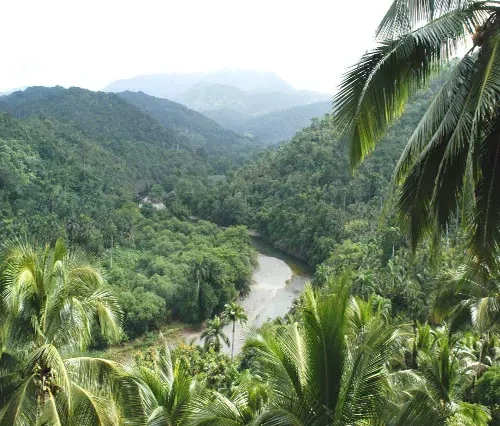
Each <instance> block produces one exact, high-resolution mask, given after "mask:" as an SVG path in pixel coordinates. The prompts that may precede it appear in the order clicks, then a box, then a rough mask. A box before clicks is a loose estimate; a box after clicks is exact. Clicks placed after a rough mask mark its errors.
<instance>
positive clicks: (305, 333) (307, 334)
mask: <svg viewBox="0 0 500 426" xmlns="http://www.w3.org/2000/svg"><path fill="white" fill-rule="evenodd" d="M330 286H331V287H330V289H329V291H328V292H327V294H322V295H321V296H318V295H317V294H316V293H315V292H314V291H313V289H312V288H311V287H310V286H308V287H307V288H306V290H305V292H304V295H303V298H304V307H303V312H302V321H301V324H300V325H299V324H290V325H285V326H281V327H279V328H278V329H277V330H276V331H273V330H271V331H266V330H264V331H262V332H261V333H259V334H257V335H255V336H253V337H251V338H250V339H249V340H247V342H246V345H245V349H244V350H249V349H252V350H253V351H255V352H256V356H257V362H258V363H259V371H262V373H263V374H264V375H265V378H266V379H267V380H268V382H269V386H270V388H271V396H270V402H269V404H268V405H267V406H266V407H265V409H264V410H263V412H262V413H261V414H260V415H259V416H258V417H257V419H256V423H257V424H266V425H275V424H276V425H278V424H304V425H305V424H307V425H326V424H328V425H345V424H357V423H360V424H361V423H363V422H367V424H369V423H368V422H370V421H374V420H375V419H379V418H382V417H381V416H382V413H383V412H384V410H385V408H386V407H385V406H384V399H386V397H387V395H388V394H387V390H388V380H389V371H388V369H387V365H388V363H389V360H390V358H391V354H392V353H393V352H394V350H395V349H396V348H397V347H398V345H399V344H400V339H401V336H402V330H401V329H400V328H399V327H397V326H392V325H390V324H388V323H387V322H386V321H385V319H384V318H385V309H382V308H381V305H378V304H376V303H375V305H377V307H376V308H375V310H376V311H374V313H372V314H370V315H368V314H363V311H365V306H361V304H360V302H359V301H355V300H353V301H352V305H350V303H349V286H348V284H347V277H344V278H342V279H340V280H338V282H334V283H330ZM363 424H364V423H363Z"/></svg>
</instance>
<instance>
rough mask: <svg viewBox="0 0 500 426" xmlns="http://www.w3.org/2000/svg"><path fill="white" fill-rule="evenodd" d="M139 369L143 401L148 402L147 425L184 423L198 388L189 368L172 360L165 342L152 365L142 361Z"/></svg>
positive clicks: (154, 356) (154, 354)
mask: <svg viewBox="0 0 500 426" xmlns="http://www.w3.org/2000/svg"><path fill="white" fill-rule="evenodd" d="M137 370H138V371H137V376H138V380H139V381H140V383H141V384H142V385H143V386H142V389H143V392H144V398H145V399H146V401H148V404H147V406H148V407H149V410H148V419H147V424H148V425H150V426H155V425H158V426H159V425H172V426H175V425H181V424H185V419H186V408H187V406H188V404H189V403H190V401H191V400H192V398H193V396H194V395H196V394H197V391H198V389H197V385H196V381H195V379H193V377H192V376H191V375H190V373H189V369H188V368H186V366H184V365H182V364H181V362H180V360H179V359H175V358H173V357H172V353H171V351H170V349H169V348H168V346H167V344H166V342H164V343H163V346H162V347H161V349H160V350H159V351H155V352H154V353H153V360H152V362H151V363H146V362H140V363H139V365H138V367H137Z"/></svg>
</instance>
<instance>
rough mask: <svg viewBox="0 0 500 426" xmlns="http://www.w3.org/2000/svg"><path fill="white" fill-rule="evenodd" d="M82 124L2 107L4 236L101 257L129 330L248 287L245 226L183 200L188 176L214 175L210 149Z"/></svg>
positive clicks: (0, 225) (203, 314)
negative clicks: (198, 215)
mask: <svg viewBox="0 0 500 426" xmlns="http://www.w3.org/2000/svg"><path fill="white" fill-rule="evenodd" d="M98 99H103V98H101V97H98ZM111 99H114V98H111ZM118 99H119V101H120V102H124V101H123V100H121V99H120V98H118ZM49 105H50V103H49ZM56 106H57V105H56V104H55V103H54V104H53V107H54V108H56ZM131 108H133V109H135V110H137V111H138V112H139V114H140V115H139V116H141V114H142V116H144V114H143V113H142V112H141V111H139V110H138V109H137V108H135V107H132V106H131ZM26 109H28V108H26ZM90 114H95V111H89V115H90ZM107 117H108V118H109V115H108V116H107ZM131 118H132V117H131ZM151 120H153V122H154V123H155V121H154V119H151ZM83 123H85V121H84V120H82V121H80V122H76V121H75V120H67V121H59V120H58V119H56V118H54V117H51V116H48V115H46V113H45V114H44V115H43V116H38V115H36V114H35V115H34V116H32V117H28V118H26V119H17V118H13V117H12V116H10V115H8V114H6V113H2V112H0V241H5V242H8V241H11V240H13V239H15V240H20V241H23V242H24V241H29V242H30V243H33V244H40V245H43V244H54V243H55V241H56V240H57V239H61V240H63V241H66V242H67V244H68V246H69V247H71V248H72V249H74V248H77V247H78V248H80V249H82V250H84V251H85V252H86V253H89V254H92V255H97V256H99V258H100V260H101V261H102V263H103V266H104V267H105V268H106V269H107V272H108V282H109V283H110V284H111V285H112V286H113V287H114V289H115V294H116V295H117V296H118V297H119V299H120V303H121V306H122V307H123V310H124V314H125V318H124V325H125V332H126V334H127V335H128V336H135V335H137V334H140V333H142V332H144V331H146V330H148V329H150V328H152V327H159V326H161V325H163V324H165V323H166V322H167V321H168V320H169V318H171V317H174V318H177V319H180V320H182V321H186V322H195V321H202V320H204V319H206V318H209V317H211V316H212V315H214V314H215V313H218V312H220V311H221V310H222V309H223V307H224V305H225V304H226V303H228V302H230V301H231V300H233V299H234V298H235V297H237V295H238V294H239V293H240V292H245V291H247V290H248V285H249V283H250V282H251V276H252V270H253V264H254V257H255V250H254V249H253V247H252V246H251V245H250V242H249V237H248V233H247V231H246V230H245V229H219V228H217V226H215V225H213V224H209V223H206V222H202V221H200V222H199V223H196V224H193V223H191V222H190V221H189V220H188V217H187V216H188V215H189V212H188V210H187V209H186V207H185V206H184V205H183V203H182V201H181V200H180V198H179V194H180V193H184V194H187V193H188V190H189V185H186V182H191V181H194V182H205V181H207V180H208V178H209V176H210V174H211V173H213V170H212V169H211V166H210V165H209V163H208V162H207V159H206V156H204V155H201V154H199V153H197V152H196V151H194V152H193V150H191V149H177V147H175V148H168V146H167V147H163V146H162V144H160V143H157V142H158V141H157V140H155V139H150V140H149V141H145V139H147V138H146V137H147V133H146V134H145V137H143V138H142V137H141V135H140V134H137V135H136V136H133V134H130V133H129V134H128V136H126V139H125V136H123V134H124V133H123V131H126V129H125V130H123V131H122V133H121V134H119V135H113V134H111V135H109V138H107V137H104V136H101V137H99V138H93V137H91V135H92V134H93V132H94V131H96V129H95V128H92V127H90V129H82V126H83ZM115 124H116V123H115ZM115 124H114V123H110V128H113V127H114V128H118V126H115ZM158 126H160V132H165V130H164V129H163V127H162V126H161V125H159V124H158ZM120 135H122V136H120ZM122 137H123V139H122ZM132 137H137V138H140V139H137V140H133V139H130V138H132ZM188 179H189V180H188ZM186 188H187V189H186ZM146 196H148V197H149V199H150V200H152V201H155V202H162V203H163V204H161V205H160V206H161V208H155V207H154V206H153V205H152V204H151V203H149V202H145V201H143V200H142V199H144V198H145V197H146ZM200 265H203V268H204V272H203V279H201V278H199V279H198V280H195V279H194V278H193V277H196V273H197V272H196V271H198V269H199V268H200ZM197 268H198V269H197Z"/></svg>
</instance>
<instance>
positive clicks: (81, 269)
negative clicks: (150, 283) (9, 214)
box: [0, 241, 143, 426]
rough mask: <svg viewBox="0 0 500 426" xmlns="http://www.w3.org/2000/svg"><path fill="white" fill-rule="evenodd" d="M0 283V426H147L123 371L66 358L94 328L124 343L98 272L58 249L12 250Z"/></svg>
mask: <svg viewBox="0 0 500 426" xmlns="http://www.w3.org/2000/svg"><path fill="white" fill-rule="evenodd" d="M0 277H1V281H0V294H1V299H0V304H1V309H0V331H1V333H0V335H1V342H0V343H1V348H2V349H1V351H0V395H1V396H0V425H2V426H4V425H15V426H17V425H34V424H55V425H56V424H57V425H60V424H79V425H80V424H81V425H94V424H102V425H115V424H118V423H119V421H121V420H119V419H121V418H124V419H128V420H129V421H131V422H133V423H135V424H142V423H143V415H142V412H143V409H142V401H141V398H140V393H139V392H138V388H137V386H136V382H135V381H134V380H133V378H132V377H131V376H130V375H129V374H127V372H126V371H125V370H124V369H123V368H122V367H120V366H119V365H118V364H116V363H114V362H112V361H109V360H105V359H99V358H89V357H77V358H71V357H69V358H68V357H67V356H66V355H67V354H68V352H73V351H75V350H85V349H86V348H87V346H88V344H89V343H90V342H91V338H92V336H93V333H94V331H95V329H96V326H98V327H99V329H100V332H101V334H102V335H103V336H106V337H108V338H109V339H112V340H113V341H117V340H118V339H119V338H120V336H121V334H120V320H121V311H120V308H119V306H118V304H117V302H116V299H115V298H114V297H113V295H112V294H111V293H110V292H109V291H108V290H107V289H106V287H105V283H104V280H103V278H102V276H101V274H100V273H99V270H98V269H96V268H95V267H93V266H92V265H91V264H90V263H87V262H84V261H82V259H80V258H79V256H78V255H77V254H75V253H68V252H67V251H66V249H65V247H64V245H63V244H62V243H61V242H60V241H58V242H57V243H56V244H55V246H54V247H53V248H51V247H49V246H45V247H44V248H41V249H40V248H37V247H33V246H30V245H27V244H22V243H13V244H12V245H11V246H10V247H8V248H7V249H6V250H5V251H4V253H3V263H2V265H1V272H0Z"/></svg>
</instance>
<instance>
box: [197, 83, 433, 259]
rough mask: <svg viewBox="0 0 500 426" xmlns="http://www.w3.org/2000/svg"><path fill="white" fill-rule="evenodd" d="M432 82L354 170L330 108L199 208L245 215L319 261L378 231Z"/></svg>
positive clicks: (203, 197) (214, 190) (207, 195)
mask: <svg viewBox="0 0 500 426" xmlns="http://www.w3.org/2000/svg"><path fill="white" fill-rule="evenodd" d="M434 90H435V89H430V90H429V91H427V92H426V93H424V94H421V95H420V96H419V97H417V98H416V99H415V100H414V101H413V102H412V103H411V104H410V105H409V107H408V108H407V111H406V113H405V114H404V116H403V118H402V119H401V120H400V121H399V122H398V123H397V124H396V125H395V126H394V127H393V128H392V129H391V131H390V132H389V134H388V135H387V137H386V140H385V141H384V143H383V144H381V146H380V147H379V148H378V149H377V150H376V152H375V153H374V154H373V155H372V156H370V158H368V159H367V161H366V162H365V163H363V165H362V166H361V167H360V168H359V170H357V171H356V173H355V175H354V176H352V174H351V171H350V170H349V165H348V161H347V153H346V146H345V143H343V142H342V141H341V140H340V139H339V136H338V134H337V132H336V131H335V128H334V126H333V124H332V120H331V116H325V117H324V118H319V119H313V124H312V125H311V126H310V127H307V128H305V129H303V130H301V131H300V132H298V133H297V134H296V135H295V136H294V137H293V138H292V140H291V141H290V142H289V143H287V144H283V145H282V146H280V147H279V149H277V150H271V151H269V152H268V153H265V154H263V155H261V156H260V157H259V158H258V159H256V160H254V161H252V162H250V163H248V164H246V165H245V166H244V167H242V168H241V169H240V170H239V171H238V173H237V174H236V175H235V176H234V177H233V178H232V179H229V180H228V182H227V184H226V186H222V187H221V186H220V185H217V186H213V187H211V188H209V189H203V190H202V194H200V195H199V197H197V196H195V197H194V199H196V200H198V204H196V206H195V207H194V208H195V209H196V210H197V211H198V212H199V213H200V214H202V215H203V216H204V217H207V218H210V219H211V220H214V221H216V222H218V223H221V224H224V225H230V224H235V223H245V224H247V225H249V226H250V227H253V228H255V229H256V230H258V231H259V232H260V233H261V234H263V235H264V236H265V237H266V238H268V239H269V240H270V241H271V242H272V243H273V245H275V246H276V247H277V248H279V249H282V250H284V251H286V252H288V253H290V254H293V255H295V256H297V257H299V258H301V259H303V260H306V261H308V262H309V263H311V264H314V265H315V264H318V263H321V262H322V261H324V260H325V259H326V258H327V257H328V255H329V253H330V251H331V250H332V249H333V248H334V247H335V245H336V244H338V243H341V242H342V241H344V240H346V239H349V238H353V234H354V235H355V234H357V233H365V234H371V235H373V233H374V232H375V229H376V227H377V222H378V218H379V215H380V212H381V207H382V204H383V200H384V199H385V197H386V195H387V188H388V186H389V181H390V179H391V174H392V170H393V167H394V165H395V164H396V161H397V159H398V158H399V155H400V153H401V151H402V150H403V147H404V146H405V144H406V141H407V140H408V137H409V136H410V135H411V133H412V131H413V128H414V126H415V125H416V123H417V122H418V120H419V119H420V117H421V116H422V115H423V113H424V111H425V108H426V107H427V105H428V103H429V102H430V99H431V97H432V94H433V93H434ZM214 206H215V208H214Z"/></svg>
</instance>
